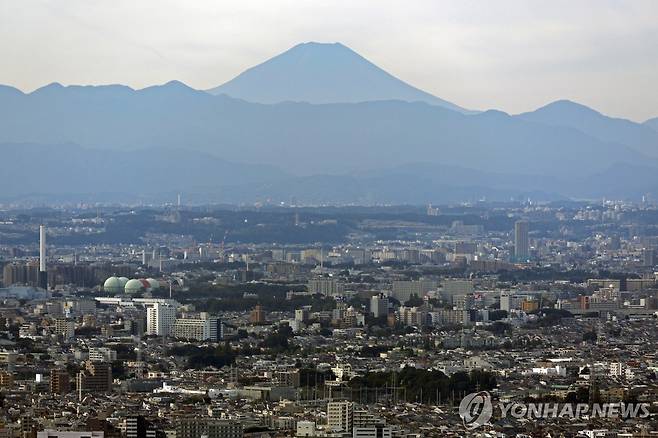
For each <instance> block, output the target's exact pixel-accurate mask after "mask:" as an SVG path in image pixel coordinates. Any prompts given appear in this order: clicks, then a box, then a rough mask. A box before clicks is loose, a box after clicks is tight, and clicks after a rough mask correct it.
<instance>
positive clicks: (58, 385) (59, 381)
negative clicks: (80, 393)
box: [50, 369, 71, 394]
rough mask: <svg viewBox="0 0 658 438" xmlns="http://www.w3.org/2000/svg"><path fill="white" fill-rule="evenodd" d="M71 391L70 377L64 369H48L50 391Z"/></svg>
mask: <svg viewBox="0 0 658 438" xmlns="http://www.w3.org/2000/svg"><path fill="white" fill-rule="evenodd" d="M70 391H71V379H70V377H69V373H68V372H67V371H66V370H64V369H54V370H51V371H50V392H51V393H53V394H68V393H69V392H70Z"/></svg>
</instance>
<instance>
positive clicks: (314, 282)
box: [306, 277, 345, 296]
mask: <svg viewBox="0 0 658 438" xmlns="http://www.w3.org/2000/svg"><path fill="white" fill-rule="evenodd" d="M306 287H307V289H308V291H309V292H311V293H313V294H320V295H325V296H333V295H336V294H339V293H342V292H343V291H344V289H345V288H344V286H343V285H342V284H341V283H339V282H338V280H337V279H336V278H331V277H317V278H312V279H310V280H309V281H308V284H307V286H306Z"/></svg>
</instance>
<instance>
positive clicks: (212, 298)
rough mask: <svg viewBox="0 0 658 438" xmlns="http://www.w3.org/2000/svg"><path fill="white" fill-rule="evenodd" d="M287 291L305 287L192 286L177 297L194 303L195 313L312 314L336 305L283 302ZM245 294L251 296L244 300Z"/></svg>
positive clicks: (313, 299)
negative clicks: (258, 309)
mask: <svg viewBox="0 0 658 438" xmlns="http://www.w3.org/2000/svg"><path fill="white" fill-rule="evenodd" d="M290 290H293V291H301V290H304V286H291V285H273V284H265V283H247V284H241V285H240V286H212V287H208V286H201V285H199V286H192V287H191V288H190V291H189V292H186V293H185V294H184V296H183V295H182V294H181V295H180V296H177V298H178V299H180V300H181V301H182V302H191V303H194V305H195V307H196V308H197V309H200V310H203V311H206V312H211V313H217V312H227V311H228V312H236V311H237V312H239V311H247V310H250V309H253V308H254V306H256V305H257V304H260V305H261V306H262V307H263V308H264V309H265V310H266V311H269V312H286V311H288V312H292V311H294V310H295V309H299V308H300V307H303V306H311V310H312V311H313V312H318V311H323V310H327V311H331V310H333V309H335V308H336V301H335V300H333V299H332V298H328V297H325V296H322V295H313V296H296V297H293V298H292V299H290V300H288V299H286V293H287V292H288V291H290ZM245 293H248V294H250V295H254V296H247V297H245V296H244V295H245Z"/></svg>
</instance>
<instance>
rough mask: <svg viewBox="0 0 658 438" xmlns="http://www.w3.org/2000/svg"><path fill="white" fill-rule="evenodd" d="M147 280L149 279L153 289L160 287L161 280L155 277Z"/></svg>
mask: <svg viewBox="0 0 658 438" xmlns="http://www.w3.org/2000/svg"><path fill="white" fill-rule="evenodd" d="M146 281H148V283H149V285H150V286H151V290H152V291H153V290H158V289H160V282H159V281H158V280H156V279H155V278H147V279H146Z"/></svg>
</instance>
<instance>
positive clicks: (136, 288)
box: [124, 278, 144, 294]
mask: <svg viewBox="0 0 658 438" xmlns="http://www.w3.org/2000/svg"><path fill="white" fill-rule="evenodd" d="M124 290H125V292H126V293H127V294H136V293H139V292H142V291H143V290H144V284H142V282H141V281H139V280H136V279H134V278H133V279H132V280H128V282H127V283H126V286H125V288H124Z"/></svg>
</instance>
